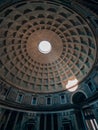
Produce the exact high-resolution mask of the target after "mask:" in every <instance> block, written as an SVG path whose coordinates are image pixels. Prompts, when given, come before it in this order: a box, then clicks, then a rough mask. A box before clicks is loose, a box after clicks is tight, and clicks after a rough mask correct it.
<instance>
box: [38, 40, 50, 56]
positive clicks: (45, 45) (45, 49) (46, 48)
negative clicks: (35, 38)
mask: <svg viewBox="0 0 98 130" xmlns="http://www.w3.org/2000/svg"><path fill="white" fill-rule="evenodd" d="M38 49H39V51H40V52H41V53H43V54H48V53H49V52H50V51H51V49H52V47H51V44H50V42H48V41H41V42H40V43H39V46H38Z"/></svg>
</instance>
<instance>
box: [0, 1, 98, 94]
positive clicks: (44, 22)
mask: <svg viewBox="0 0 98 130" xmlns="http://www.w3.org/2000/svg"><path fill="white" fill-rule="evenodd" d="M44 40H46V41H49V42H50V43H51V46H52V50H51V52H50V53H48V54H42V53H40V51H39V49H38V45H39V43H40V42H41V41H44ZM95 58H96V41H95V37H94V34H93V32H92V30H91V28H90V26H89V25H88V23H87V22H86V21H85V19H83V18H82V17H81V16H80V15H79V14H78V13H76V12H75V11H73V10H72V9H70V8H68V7H65V6H63V5H61V4H55V3H54V2H49V1H44V2H39V1H37V2H34V1H31V2H30V1H26V2H18V4H14V5H12V6H9V7H7V8H6V9H4V10H3V11H2V12H0V77H2V78H3V79H5V81H7V82H8V83H10V84H12V85H13V86H14V87H17V88H19V89H22V90H25V91H29V92H39V93H48V92H59V91H63V90H66V85H67V83H68V81H69V80H74V79H77V81H78V82H80V81H82V80H83V79H84V78H85V77H86V76H87V75H88V73H89V71H90V70H91V69H92V66H93V64H94V62H95Z"/></svg>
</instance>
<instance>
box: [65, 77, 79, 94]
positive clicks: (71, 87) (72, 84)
mask: <svg viewBox="0 0 98 130" xmlns="http://www.w3.org/2000/svg"><path fill="white" fill-rule="evenodd" d="M77 83H78V80H77V79H73V80H68V83H67V85H66V89H68V91H70V92H73V91H75V90H76V89H77V88H78V85H77Z"/></svg>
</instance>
